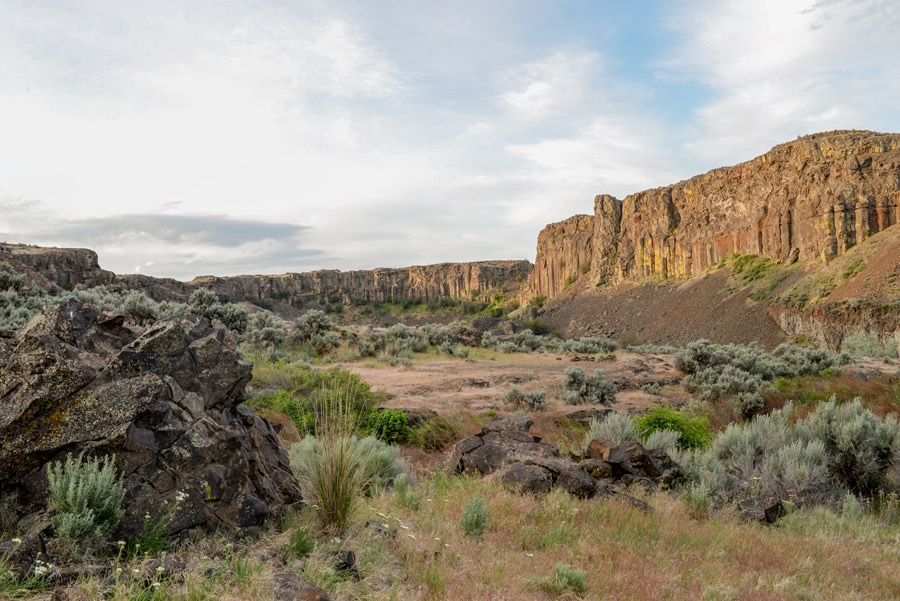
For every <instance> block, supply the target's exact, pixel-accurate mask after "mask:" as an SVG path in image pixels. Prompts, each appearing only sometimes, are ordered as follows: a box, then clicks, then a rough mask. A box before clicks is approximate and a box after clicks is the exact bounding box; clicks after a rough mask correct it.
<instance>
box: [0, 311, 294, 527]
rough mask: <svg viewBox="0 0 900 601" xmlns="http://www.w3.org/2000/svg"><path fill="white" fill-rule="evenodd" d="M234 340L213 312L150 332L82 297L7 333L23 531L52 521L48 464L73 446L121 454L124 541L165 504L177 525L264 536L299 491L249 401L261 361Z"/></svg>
mask: <svg viewBox="0 0 900 601" xmlns="http://www.w3.org/2000/svg"><path fill="white" fill-rule="evenodd" d="M235 347H236V341H235V340H234V337H233V336H232V335H231V334H230V333H229V332H228V331H227V330H226V329H224V328H221V327H216V328H214V327H212V326H211V325H210V323H209V322H208V321H207V320H206V319H205V318H202V317H197V316H190V317H186V318H179V319H171V320H164V321H160V322H157V323H156V324H154V325H153V326H151V327H149V328H147V329H146V330H141V329H138V328H134V327H128V326H126V325H125V324H124V320H123V318H122V317H121V316H116V315H110V314H105V313H102V312H100V311H99V310H98V309H97V308H96V307H93V306H90V305H84V304H82V303H79V302H77V301H74V300H73V301H70V302H69V303H67V304H64V305H61V306H59V307H55V308H49V309H46V310H45V312H44V313H43V314H42V315H40V316H38V317H36V318H35V319H33V320H32V321H31V322H30V323H29V324H28V325H27V326H25V327H24V328H22V329H21V330H20V331H18V332H16V333H14V334H11V335H9V334H7V337H4V338H0V366H2V368H0V440H2V441H3V444H2V446H0V516H4V519H5V521H7V522H10V521H13V522H17V523H15V524H14V527H15V529H17V530H19V531H22V532H24V531H27V530H29V525H30V524H32V523H40V522H41V520H40V519H36V517H37V516H40V515H42V512H43V511H44V510H45V507H46V502H47V477H46V468H45V466H46V465H47V463H48V462H51V461H60V460H64V459H65V457H66V455H67V454H69V453H71V454H73V455H78V454H80V453H85V454H87V455H102V454H110V455H113V456H114V457H115V462H116V467H117V468H118V471H119V472H120V473H121V474H122V475H123V476H124V484H125V501H124V505H125V510H126V514H125V517H124V519H123V520H122V522H121V524H120V526H119V529H118V532H115V533H113V536H114V537H116V538H123V539H128V538H130V537H132V536H133V535H134V534H135V533H137V532H138V531H140V529H141V528H142V526H143V523H144V516H145V515H146V514H148V513H149V514H151V515H152V516H159V515H160V513H161V511H162V510H163V508H168V509H166V511H171V519H170V520H169V522H168V531H169V532H168V533H169V534H177V533H180V532H185V531H189V530H192V529H200V530H213V529H216V528H219V527H222V526H225V527H228V528H232V529H235V530H237V531H240V532H243V533H247V534H252V533H253V532H254V531H255V529H256V528H258V527H259V526H261V525H262V524H263V523H264V522H266V520H268V519H269V518H272V517H274V516H277V515H278V514H279V512H280V510H281V509H282V508H283V506H284V505H285V504H288V503H292V502H295V501H298V500H299V498H300V493H299V488H298V486H297V484H296V481H295V480H294V479H293V477H292V475H291V472H290V469H289V463H288V457H287V454H286V453H285V452H284V451H283V450H282V449H281V448H280V446H279V444H278V439H277V436H276V433H275V431H274V430H273V429H272V427H271V426H270V425H269V423H268V422H267V421H266V420H264V419H262V418H260V417H259V416H257V415H255V414H254V413H253V411H252V410H250V409H249V408H247V407H245V406H243V405H241V404H240V403H241V401H242V400H243V398H244V397H243V394H244V388H245V386H246V384H247V383H248V382H249V380H250V377H251V374H250V371H251V365H250V363H248V362H246V361H243V359H242V357H241V355H240V353H238V352H237V351H236V350H235ZM171 508H174V510H173V509H171Z"/></svg>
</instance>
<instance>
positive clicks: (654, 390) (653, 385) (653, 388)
mask: <svg viewBox="0 0 900 601" xmlns="http://www.w3.org/2000/svg"><path fill="white" fill-rule="evenodd" d="M641 390H643V391H644V392H646V393H648V394H652V395H655V396H659V395H660V394H662V386H660V384H659V382H647V383H646V384H644V385H643V386H641Z"/></svg>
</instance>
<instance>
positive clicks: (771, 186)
mask: <svg viewBox="0 0 900 601" xmlns="http://www.w3.org/2000/svg"><path fill="white" fill-rule="evenodd" d="M898 205H900V135H898V134H878V133H873V132H866V131H835V132H828V133H822V134H815V135H811V136H805V137H802V138H799V139H797V140H795V141H793V142H788V143H786V144H782V145H780V146H776V147H775V148H773V149H772V150H770V151H769V152H767V153H766V154H764V155H762V156H760V157H758V158H756V159H754V160H752V161H748V162H746V163H742V164H740V165H736V166H733V167H724V168H721V169H715V170H713V171H710V172H709V173H706V174H704V175H700V176H697V177H694V178H691V179H689V180H686V181H683V182H680V183H677V184H674V185H672V186H666V187H664V188H657V189H654V190H647V191H644V192H639V193H637V194H633V195H631V196H628V197H626V198H625V199H624V200H622V201H620V200H618V199H616V198H614V197H612V196H608V195H601V196H598V197H597V198H596V199H595V206H594V209H595V211H594V218H593V219H594V231H593V236H592V240H591V247H592V253H591V278H592V279H593V280H595V281H599V280H601V279H604V278H605V279H607V280H609V281H613V282H618V281H623V280H638V279H642V278H646V277H650V276H655V277H660V278H672V277H681V276H688V275H692V274H696V273H698V272H700V271H702V270H703V269H705V268H707V267H708V266H710V265H712V264H714V263H717V262H718V261H721V260H722V259H724V258H725V257H727V256H729V255H731V254H733V253H742V254H755V255H761V256H765V257H769V258H772V259H775V260H778V261H794V260H798V259H799V260H808V259H815V258H819V257H822V258H825V259H831V258H833V257H835V256H837V255H840V254H842V253H844V252H845V251H847V250H848V249H849V248H852V247H853V246H855V245H857V244H859V243H860V242H862V241H863V240H865V239H866V238H868V237H869V236H871V235H872V234H874V233H877V232H879V231H882V230H884V229H886V228H888V227H890V226H891V225H893V224H895V223H897V220H898ZM563 223H567V222H563ZM551 227H552V226H551ZM545 231H546V230H545ZM542 236H543V239H542V240H541V241H540V242H539V244H538V256H537V259H536V261H535V263H536V266H537V267H536V272H537V271H538V270H542V271H544V272H542V273H535V274H534V275H533V280H534V281H549V280H550V279H551V278H553V277H555V274H554V273H551V271H550V267H548V266H549V265H551V264H552V263H553V262H552V261H550V260H549V257H555V256H556V255H557V254H558V253H559V252H560V248H561V246H562V244H563V243H562V242H561V241H560V240H557V239H556V238H557V237H558V236H554V235H552V234H551V233H547V234H546V235H543V234H542ZM579 256H580V255H579ZM545 257H546V259H545ZM572 258H573V259H574V255H573V257H572ZM556 260H557V261H559V259H558V258H557V259H556ZM567 260H569V259H567ZM542 290H545V292H543V293H545V294H548V295H552V292H549V293H548V292H546V291H548V290H551V288H542ZM536 293H537V292H536Z"/></svg>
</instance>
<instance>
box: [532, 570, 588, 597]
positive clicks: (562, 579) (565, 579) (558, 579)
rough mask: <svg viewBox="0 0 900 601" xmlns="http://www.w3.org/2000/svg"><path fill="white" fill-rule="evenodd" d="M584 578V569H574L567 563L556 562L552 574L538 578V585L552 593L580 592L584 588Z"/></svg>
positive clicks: (585, 575) (585, 576)
mask: <svg viewBox="0 0 900 601" xmlns="http://www.w3.org/2000/svg"><path fill="white" fill-rule="evenodd" d="M585 578H587V572H586V571H584V570H576V569H574V568H572V567H571V566H569V565H567V564H564V563H558V564H556V565H555V566H554V567H553V574H552V575H551V576H548V577H547V578H544V579H542V580H539V581H538V586H539V587H540V588H542V589H543V590H545V591H547V592H548V593H551V594H554V595H563V594H565V593H575V594H581V593H583V592H585V590H586V587H585V584H584V581H585Z"/></svg>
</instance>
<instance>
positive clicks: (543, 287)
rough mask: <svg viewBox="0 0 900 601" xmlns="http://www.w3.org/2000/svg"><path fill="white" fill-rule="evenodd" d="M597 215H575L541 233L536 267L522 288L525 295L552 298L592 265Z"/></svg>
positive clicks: (522, 293)
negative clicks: (595, 216)
mask: <svg viewBox="0 0 900 601" xmlns="http://www.w3.org/2000/svg"><path fill="white" fill-rule="evenodd" d="M593 239H594V218H593V217H592V216H590V215H575V216H574V217H570V218H568V219H566V220H565V221H560V222H558V223H551V224H550V225H548V226H547V227H545V228H544V229H543V230H541V233H540V234H539V235H538V253H537V258H536V259H535V265H534V270H533V271H532V272H531V275H530V276H529V278H528V282H527V283H526V285H525V286H524V287H523V289H522V292H521V296H522V297H523V298H534V297H538V296H545V297H547V298H553V297H554V296H556V295H557V294H559V293H560V292H562V291H563V290H564V289H565V288H566V286H567V285H568V284H570V283H572V281H574V280H575V279H576V278H577V277H578V276H579V275H581V274H583V273H586V272H587V271H588V270H590V267H591V257H592V255H593V252H594V247H593Z"/></svg>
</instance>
